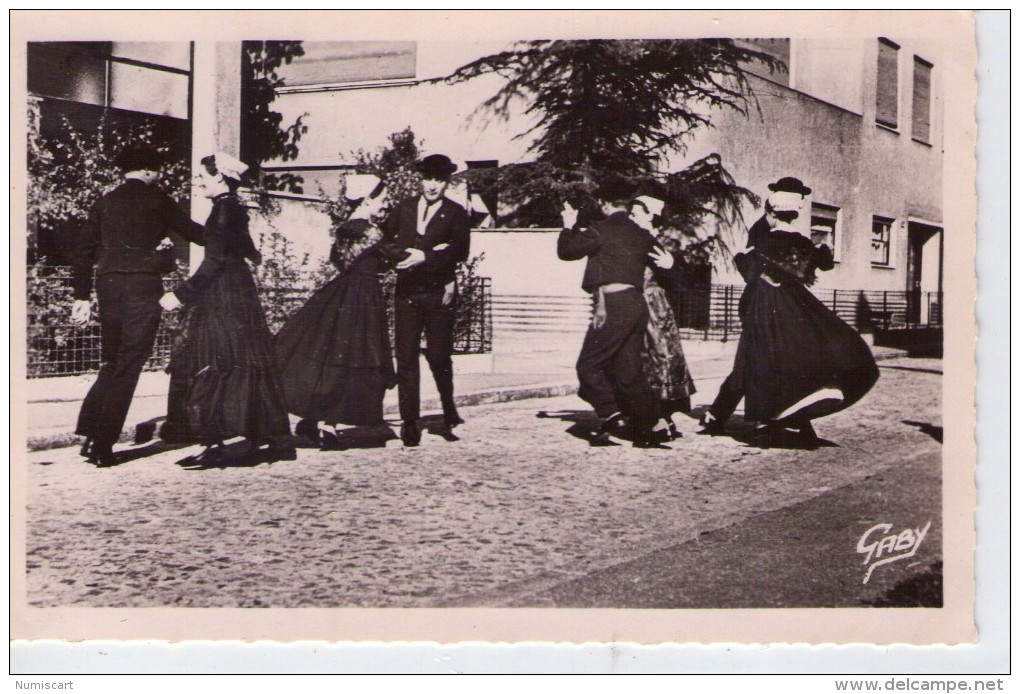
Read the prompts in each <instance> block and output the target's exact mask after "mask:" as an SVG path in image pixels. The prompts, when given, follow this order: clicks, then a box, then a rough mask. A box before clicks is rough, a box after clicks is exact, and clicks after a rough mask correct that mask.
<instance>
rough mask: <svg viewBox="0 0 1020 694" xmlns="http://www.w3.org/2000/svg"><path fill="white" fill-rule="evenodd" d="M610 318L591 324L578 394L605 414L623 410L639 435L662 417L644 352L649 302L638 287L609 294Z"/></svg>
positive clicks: (579, 368)
mask: <svg viewBox="0 0 1020 694" xmlns="http://www.w3.org/2000/svg"><path fill="white" fill-rule="evenodd" d="M605 300H606V322H605V324H603V325H602V327H600V328H598V329H595V328H593V327H589V328H588V333H587V334H586V335H585V336H584V344H583V345H582V347H581V354H580V355H579V356H578V358H577V378H578V381H579V382H580V388H579V389H578V395H579V396H580V397H581V399H582V400H584V401H585V402H587V403H589V404H590V405H591V406H592V407H593V408H595V412H596V414H598V415H599V416H600V417H603V418H605V417H608V416H609V415H611V414H614V413H616V412H622V413H623V414H625V415H627V416H628V417H630V418H631V422H632V424H633V426H634V431H635V432H636V433H642V432H647V431H650V430H651V428H652V426H653V425H654V424H655V420H656V418H657V416H658V413H657V408H656V401H655V395H654V393H653V392H652V389H651V388H650V387H649V385H648V380H647V379H646V377H645V373H644V366H643V364H642V359H641V350H642V349H643V346H644V337H645V329H646V328H647V326H648V304H647V303H646V302H645V298H644V295H643V294H642V293H641V292H639V291H637V290H636V289H626V290H623V291H619V292H612V293H609V294H606V295H605Z"/></svg>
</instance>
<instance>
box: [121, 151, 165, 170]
mask: <svg viewBox="0 0 1020 694" xmlns="http://www.w3.org/2000/svg"><path fill="white" fill-rule="evenodd" d="M163 163H164V158H163V155H161V154H160V153H159V152H156V151H155V150H151V149H143V148H141V147H128V148H127V149H125V150H123V151H122V152H120V154H118V155H117V156H116V157H115V158H114V160H113V165H114V166H116V167H117V168H118V169H120V170H121V171H122V172H123V173H127V172H129V171H158V170H159V168H160V167H161V166H163Z"/></svg>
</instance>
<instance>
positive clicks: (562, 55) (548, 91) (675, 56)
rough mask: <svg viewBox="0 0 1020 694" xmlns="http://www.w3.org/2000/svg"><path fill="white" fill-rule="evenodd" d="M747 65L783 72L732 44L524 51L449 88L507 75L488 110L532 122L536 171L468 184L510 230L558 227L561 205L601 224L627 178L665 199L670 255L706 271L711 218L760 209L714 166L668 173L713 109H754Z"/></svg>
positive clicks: (530, 44) (519, 46)
mask: <svg viewBox="0 0 1020 694" xmlns="http://www.w3.org/2000/svg"><path fill="white" fill-rule="evenodd" d="M751 62H757V63H761V64H764V65H765V66H767V67H768V69H770V70H781V69H785V66H784V65H782V63H780V62H778V61H775V60H774V59H772V58H771V57H770V56H768V55H765V54H763V53H760V52H757V51H754V50H751V49H749V48H746V47H743V46H741V45H739V44H737V43H736V42H734V41H732V40H728V39H699V40H587V41H526V42H519V43H516V44H514V45H513V47H512V48H511V49H510V50H507V51H504V52H502V53H497V54H494V55H489V56H485V57H483V58H480V59H478V60H475V61H474V62H471V63H469V64H467V65H464V66H463V67H461V68H459V69H457V70H456V71H455V72H453V73H452V74H450V75H448V76H447V77H445V78H442V81H445V82H447V83H451V84H456V83H460V82H465V81H467V80H471V79H474V78H476V77H479V76H482V75H488V74H497V75H500V76H501V77H503V78H504V82H503V85H502V87H501V88H500V89H499V90H498V91H497V92H496V93H495V94H494V95H493V96H491V97H490V98H489V99H487V100H486V101H485V102H483V103H482V105H481V106H480V107H479V109H480V111H481V112H483V113H487V114H488V115H490V116H493V117H497V118H503V119H506V118H509V117H510V115H511V114H512V113H514V112H515V110H516V109H517V108H518V104H522V105H523V112H524V115H525V116H527V117H528V118H529V119H531V121H532V122H533V123H534V124H533V126H532V127H530V128H529V129H527V130H525V131H524V132H521V133H519V134H518V136H517V137H518V138H525V137H531V138H533V143H532V145H531V147H530V153H531V154H532V155H534V159H533V160H532V161H530V162H527V163H519V164H508V165H504V166H502V167H499V168H498V169H480V170H475V171H472V172H470V173H469V174H468V175H469V177H470V178H471V183H472V185H473V186H474V187H475V188H476V189H480V190H481V192H490V191H498V194H499V199H500V203H501V208H502V210H503V214H502V215H501V218H500V222H501V223H502V224H504V225H509V226H525V227H526V226H558V224H559V208H560V205H561V204H562V202H563V201H564V200H570V201H571V202H572V203H573V204H575V205H581V206H582V209H584V210H587V211H588V213H589V214H597V213H596V212H594V211H593V210H594V205H593V201H592V199H591V193H592V191H593V190H594V189H595V187H596V186H597V185H598V183H599V181H600V180H601V179H603V178H604V177H606V176H607V175H609V174H616V175H622V176H625V177H628V178H630V179H632V181H633V182H634V183H636V184H637V185H638V186H639V187H640V189H641V190H642V191H643V192H646V193H650V194H655V195H658V196H660V197H663V198H664V199H665V200H666V202H667V205H668V206H667V213H668V217H667V219H665V220H664V222H665V226H666V227H667V228H668V229H670V232H671V237H672V240H673V244H672V245H673V246H674V248H675V249H678V250H679V249H681V248H682V250H683V251H684V254H685V255H686V256H687V258H688V260H689V261H691V262H694V263H696V264H700V263H705V262H707V261H708V253H709V249H710V247H711V246H712V245H713V244H715V243H716V241H717V240H718V239H716V238H715V237H714V236H710V237H708V238H706V236H705V234H701V235H698V233H697V230H698V229H699V228H700V227H702V226H704V224H705V222H706V221H707V219H708V218H709V217H716V218H719V219H722V220H725V221H726V222H729V223H732V222H733V221H736V219H738V218H739V216H740V209H741V204H742V202H743V201H744V200H751V201H752V202H757V199H756V197H755V196H754V194H753V193H751V192H750V191H748V190H746V189H744V188H742V187H740V186H738V185H737V184H736V182H735V181H734V180H733V179H732V177H731V176H730V175H729V173H727V171H726V169H725V168H724V167H723V164H722V161H721V159H720V158H719V156H718V155H711V156H708V157H706V158H704V159H701V160H699V161H697V162H695V163H693V164H692V165H690V166H689V167H687V168H686V169H684V170H682V171H673V172H670V171H662V170H661V168H662V166H663V165H664V162H665V161H666V159H667V157H668V156H669V155H676V154H680V155H682V154H683V153H684V152H685V150H686V145H687V144H688V142H689V141H690V138H691V137H692V136H693V135H694V134H695V133H696V132H697V131H698V130H699V129H703V128H707V127H711V122H710V119H709V114H710V112H711V110H712V109H713V108H715V109H719V108H729V109H734V110H736V111H738V112H740V113H743V114H748V112H749V110H750V109H751V108H752V107H753V106H754V100H753V95H752V93H751V89H750V83H749V80H748V77H747V74H746V73H745V71H744V69H743V66H744V65H747V64H748V63H751ZM697 239H700V240H697Z"/></svg>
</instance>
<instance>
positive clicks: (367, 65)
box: [277, 41, 418, 91]
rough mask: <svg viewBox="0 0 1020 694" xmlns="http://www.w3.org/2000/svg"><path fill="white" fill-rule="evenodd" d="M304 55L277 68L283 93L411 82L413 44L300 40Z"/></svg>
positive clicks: (415, 56)
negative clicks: (376, 83)
mask: <svg viewBox="0 0 1020 694" xmlns="http://www.w3.org/2000/svg"><path fill="white" fill-rule="evenodd" d="M301 47H302V48H303V49H304V55H302V56H300V57H298V58H295V59H294V60H293V62H291V63H289V64H286V65H281V66H280V68H279V69H278V71H277V72H278V74H279V76H280V78H281V79H282V80H283V81H284V83H285V84H286V87H284V88H283V91H308V90H309V89H310V88H315V87H318V88H322V87H327V86H332V87H336V88H343V86H344V85H354V84H357V83H362V82H380V81H392V80H403V81H406V80H409V79H414V76H415V74H416V71H417V60H418V44H417V43H416V42H415V41H302V42H301Z"/></svg>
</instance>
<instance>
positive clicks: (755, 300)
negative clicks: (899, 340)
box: [734, 194, 878, 444]
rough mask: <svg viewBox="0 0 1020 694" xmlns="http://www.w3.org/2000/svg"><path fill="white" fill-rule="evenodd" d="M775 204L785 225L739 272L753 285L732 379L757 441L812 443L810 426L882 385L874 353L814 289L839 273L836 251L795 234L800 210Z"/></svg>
mask: <svg viewBox="0 0 1020 694" xmlns="http://www.w3.org/2000/svg"><path fill="white" fill-rule="evenodd" d="M773 198H775V199H771V198H770V204H771V207H772V208H773V210H774V213H773V214H774V215H775V216H776V217H777V219H778V220H779V224H778V225H777V227H776V228H775V229H773V230H772V231H770V232H768V234H766V235H763V236H762V237H761V238H760V239H759V240H758V242H757V245H756V246H755V247H754V248H753V249H752V250H749V251H748V252H747V253H742V254H738V255H737V257H736V261H737V267H738V268H739V269H740V271H741V274H742V275H743V276H744V278H745V279H746V280H747V283H748V286H747V289H746V290H745V292H744V295H743V297H742V299H741V304H742V312H743V329H742V332H741V336H740V343H739V345H738V347H737V356H736V359H735V367H734V376H735V378H736V379H737V381H738V382H737V386H738V387H739V388H741V389H742V390H743V392H744V396H745V416H746V418H747V419H748V420H751V421H755V422H758V423H759V425H758V426H759V430H758V437H759V441H760V442H762V443H765V444H768V443H771V442H774V441H776V440H777V438H779V437H782V436H783V433H784V431H785V430H786V429H793V430H797V431H798V432H799V435H800V438H801V441H802V442H803V443H807V444H814V443H815V442H816V440H817V439H816V436H815V431H814V428H813V427H812V425H811V420H813V419H817V418H818V417H823V416H825V415H829V414H832V413H834V412H838V411H840V410H842V409H845V408H847V407H849V406H851V405H853V404H854V403H855V402H857V401H858V400H860V399H861V398H862V397H864V395H865V394H866V393H867V392H868V391H869V390H870V389H871V387H872V386H874V384H875V382H876V381H877V380H878V367H877V365H876V364H875V359H874V357H873V356H872V354H871V349H870V348H869V347H868V345H867V343H866V342H864V340H863V339H862V338H861V336H860V335H859V334H858V333H857V331H855V330H854V329H853V328H852V327H850V326H849V325H847V324H846V323H845V322H844V321H843V320H842V319H840V318H839V316H837V315H836V314H835V313H833V312H832V311H831V310H829V309H828V308H827V307H826V306H825V305H824V304H822V302H821V301H819V300H818V298H817V297H815V295H814V294H812V293H811V292H810V290H808V287H809V286H810V285H811V284H813V283H814V281H815V278H816V271H817V270H829V269H831V268H832V267H833V260H832V251H831V250H830V249H829V248H828V247H826V246H819V247H816V246H815V245H814V244H813V243H812V242H811V240H810V239H808V238H807V237H805V236H803V235H801V234H799V233H798V232H796V231H793V230H791V229H790V228H789V226H788V225H789V224H790V222H792V221H793V220H794V219H796V218H797V216H798V212H797V209H796V207H795V205H796V204H797V202H794V203H791V205H790V206H789V207H785V206H784V202H783V196H782V195H779V194H774V196H773Z"/></svg>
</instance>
